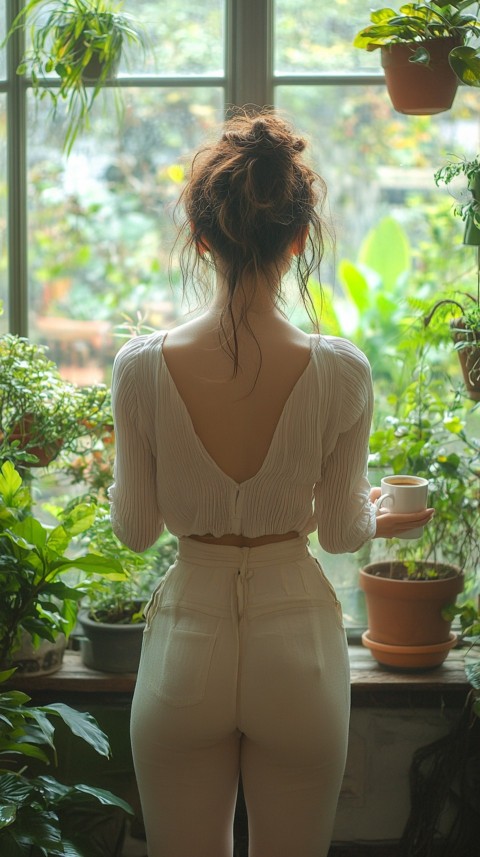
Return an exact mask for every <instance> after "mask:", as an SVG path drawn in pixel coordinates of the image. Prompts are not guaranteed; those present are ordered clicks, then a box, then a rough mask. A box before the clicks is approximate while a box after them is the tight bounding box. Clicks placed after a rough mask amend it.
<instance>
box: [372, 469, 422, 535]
mask: <svg viewBox="0 0 480 857" xmlns="http://www.w3.org/2000/svg"><path fill="white" fill-rule="evenodd" d="M380 484H381V489H382V493H381V495H380V497H379V498H378V500H376V501H375V506H376V507H377V509H381V508H382V506H387V508H388V511H389V512H400V513H404V512H421V511H422V510H423V509H426V508H427V498H428V479H423V478H422V477H421V476H407V475H403V474H400V473H399V474H397V475H393V476H385V477H384V478H383V479H382V481H381V483H380ZM423 529H424V528H423V527H417V528H416V529H415V530H408V532H406V533H402V535H399V536H398V538H399V539H419V538H420V536H422V535H423Z"/></svg>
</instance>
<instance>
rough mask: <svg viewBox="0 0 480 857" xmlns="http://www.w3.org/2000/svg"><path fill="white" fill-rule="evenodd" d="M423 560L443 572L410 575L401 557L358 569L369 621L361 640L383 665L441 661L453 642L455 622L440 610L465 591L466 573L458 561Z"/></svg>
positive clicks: (418, 665) (408, 666) (412, 665)
mask: <svg viewBox="0 0 480 857" xmlns="http://www.w3.org/2000/svg"><path fill="white" fill-rule="evenodd" d="M425 565H426V566H427V567H430V568H438V570H439V572H440V574H441V575H442V576H441V577H439V578H437V579H429V580H411V579H408V577H406V573H405V566H404V565H403V563H401V562H392V563H390V562H376V563H372V564H371V565H368V566H366V567H365V568H363V569H362V570H361V572H360V587H361V589H363V591H364V593H365V598H366V603H367V614H368V626H369V627H368V632H367V633H366V635H364V639H363V643H364V645H365V646H367V647H368V648H369V649H370V651H371V652H372V654H373V656H374V657H375V658H376V660H378V661H379V663H381V664H384V665H385V666H395V667H400V668H405V669H411V668H413V669H428V668H430V667H432V666H438V665H439V664H440V663H442V662H443V661H444V660H445V658H446V656H447V654H448V652H449V650H450V648H451V647H452V646H453V645H454V644H455V635H452V634H451V631H450V627H451V623H450V622H447V621H446V620H445V619H444V618H443V616H442V610H443V608H444V607H446V606H447V605H449V604H452V603H454V602H455V599H456V597H457V595H458V593H459V592H461V591H462V589H463V574H462V573H461V571H460V569H458V568H456V567H455V566H445V565H443V566H436V565H435V563H425ZM400 655H402V662H400V661H399V658H400Z"/></svg>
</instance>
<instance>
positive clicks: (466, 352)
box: [424, 157, 480, 402]
mask: <svg viewBox="0 0 480 857" xmlns="http://www.w3.org/2000/svg"><path fill="white" fill-rule="evenodd" d="M459 176H463V177H464V179H466V182H467V186H468V190H467V193H468V199H467V201H462V202H459V203H456V204H455V206H454V209H453V210H454V214H455V215H457V216H458V217H461V219H462V220H463V221H464V223H465V233H464V237H463V243H464V244H466V245H470V246H473V247H476V248H477V272H476V273H477V283H476V286H477V288H476V295H471V294H468V293H467V294H462V295H459V294H455V295H453V296H452V297H446V298H443V299H442V300H440V301H437V302H436V303H435V304H434V306H433V307H432V309H431V311H430V312H429V313H428V315H427V316H425V319H424V324H425V326H428V325H429V324H430V322H431V320H432V318H433V316H434V315H435V313H436V312H437V310H438V309H439V308H440V307H444V308H447V307H456V308H457V309H459V310H460V312H461V316H460V317H455V318H453V319H452V320H451V322H450V329H451V332H452V336H453V340H454V342H455V350H456V352H457V354H458V358H459V360H460V366H461V368H462V373H463V378H464V381H465V387H466V390H467V393H468V395H469V396H470V398H471V399H474V400H475V401H477V402H478V401H480V159H479V158H478V157H477V158H474V159H473V160H471V161H467V160H466V159H463V158H458V159H457V160H456V161H450V162H448V163H447V164H445V166H443V167H441V169H439V170H437V172H436V173H435V182H436V184H437V185H439V184H445V185H450V184H451V182H453V181H454V180H455V179H456V178H457V177H459Z"/></svg>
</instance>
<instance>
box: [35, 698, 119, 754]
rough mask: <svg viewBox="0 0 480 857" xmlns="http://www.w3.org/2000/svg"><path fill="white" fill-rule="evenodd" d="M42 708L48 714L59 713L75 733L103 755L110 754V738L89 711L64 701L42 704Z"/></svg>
mask: <svg viewBox="0 0 480 857" xmlns="http://www.w3.org/2000/svg"><path fill="white" fill-rule="evenodd" d="M40 710H41V711H45V712H46V713H47V714H49V713H51V714H58V716H59V717H61V718H62V720H63V721H64V723H66V725H67V726H68V728H69V729H70V730H71V731H72V732H73V734H74V735H78V737H79V738H83V740H84V741H86V742H87V744H90V746H91V747H93V749H94V750H96V751H97V753H100V755H101V756H107V757H108V756H109V755H110V744H109V742H108V738H107V736H106V735H105V733H104V732H102V730H101V729H100V726H99V725H98V723H97V721H96V720H95V718H94V717H92V715H91V714H89V713H88V711H84V712H82V711H75V709H74V708H70V706H68V705H64V703H63V702H56V703H53V704H52V705H47V706H42V707H41V709H40Z"/></svg>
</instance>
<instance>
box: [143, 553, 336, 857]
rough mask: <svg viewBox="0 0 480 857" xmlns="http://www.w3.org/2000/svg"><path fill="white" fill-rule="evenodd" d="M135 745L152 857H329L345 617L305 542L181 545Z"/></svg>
mask: <svg viewBox="0 0 480 857" xmlns="http://www.w3.org/2000/svg"><path fill="white" fill-rule="evenodd" d="M147 620H148V621H147V627H146V630H145V636H144V644H143V651H142V657H141V663H140V668H139V673H138V680H137V686H136V689H135V695H134V700H133V707H132V727H131V728H132V746H133V754H134V761H135V769H136V774H137V780H138V786H139V791H140V798H141V802H142V809H143V814H144V820H145V827H146V832H147V842H148V855H149V857H231V855H232V848H233V845H232V839H233V837H232V826H233V815H234V809H235V800H236V794H237V786H238V779H239V773H240V771H241V774H242V782H243V789H244V794H245V801H246V805H247V811H248V824H249V841H250V850H249V854H250V857H325V855H326V854H327V851H328V846H329V842H330V839H331V834H332V827H333V821H334V816H335V809H336V805H337V800H338V794H339V791H340V785H341V781H342V775H343V770H344V766H345V756H346V748H347V731H348V720H349V699H350V692H349V669H348V654H347V645H346V639H345V633H344V630H343V628H342V619H341V608H340V605H339V603H338V601H337V599H336V597H335V593H334V591H333V589H332V587H331V585H330V584H329V583H328V582H327V580H326V578H325V576H324V574H323V572H322V570H321V568H320V566H319V565H318V563H317V562H316V561H315V560H314V559H313V557H312V556H311V555H310V554H309V552H308V549H307V546H306V539H303V538H297V539H292V540H291V541H284V542H277V543H275V544H269V545H263V546H261V547H253V548H239V547H230V546H228V547H225V546H223V545H222V546H219V545H207V544H203V543H200V542H197V541H194V540H193V539H181V540H180V544H179V554H178V558H177V560H176V562H175V564H174V565H173V566H172V567H171V568H170V569H169V571H168V572H167V574H166V576H165V578H163V580H162V582H161V584H160V586H159V587H158V589H157V590H156V592H155V594H154V596H153V597H152V599H151V602H150V605H149V608H148V609H147Z"/></svg>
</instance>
